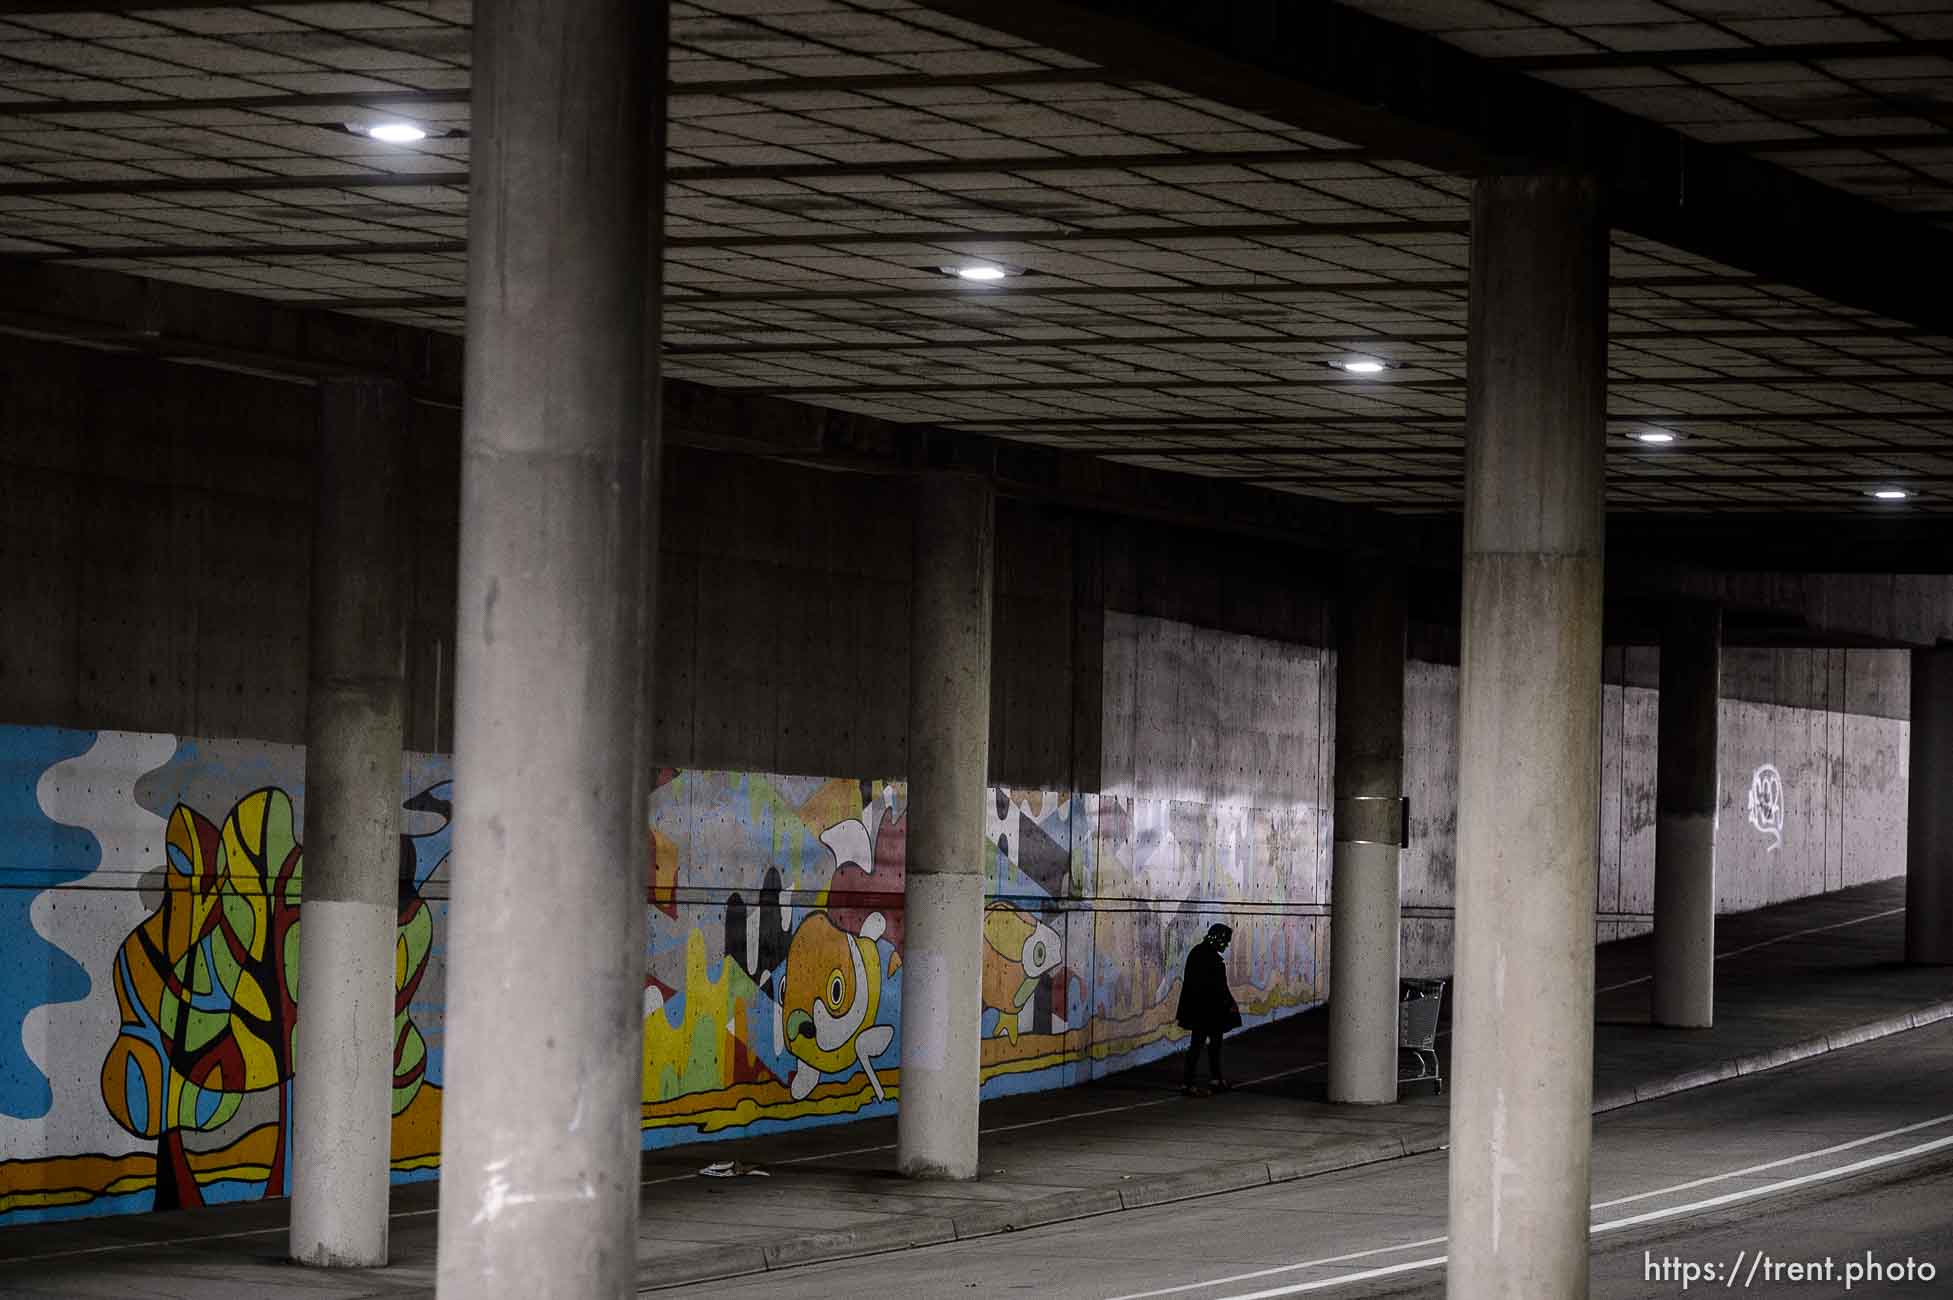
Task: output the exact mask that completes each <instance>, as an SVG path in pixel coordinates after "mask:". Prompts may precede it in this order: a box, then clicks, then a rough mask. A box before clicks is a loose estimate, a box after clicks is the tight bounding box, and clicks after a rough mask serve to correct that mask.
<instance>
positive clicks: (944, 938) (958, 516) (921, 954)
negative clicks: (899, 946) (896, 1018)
mask: <svg viewBox="0 0 1953 1300" xmlns="http://www.w3.org/2000/svg"><path fill="white" fill-rule="evenodd" d="M995 518H996V513H995V504H994V502H993V500H992V497H991V491H990V485H989V484H988V483H986V482H984V481H983V480H981V479H977V478H969V477H963V476H959V475H950V474H930V475H925V476H923V477H922V478H920V479H919V480H918V491H917V494H916V513H915V570H914V579H913V588H912V593H913V594H912V596H911V602H912V603H911V612H910V637H911V639H910V648H909V813H908V821H909V838H908V869H907V875H906V877H905V884H904V886H903V905H904V909H905V915H904V918H903V925H904V948H903V953H902V1097H901V1109H900V1111H899V1114H898V1119H897V1123H896V1139H895V1157H896V1165H897V1167H898V1168H899V1169H900V1170H901V1171H902V1172H903V1173H904V1174H906V1175H908V1176H909V1177H911V1178H953V1179H963V1178H974V1177H976V1171H977V1088H978V1085H979V1082H980V1080H979V1074H980V1071H981V1068H982V1059H981V1055H980V1050H979V1049H980V1048H981V1038H980V1034H979V1030H980V1026H981V1017H982V1014H983V1012H982V1003H981V998H980V992H981V989H982V984H983V799H984V797H985V794H986V790H987V783H988V776H989V760H990V583H991V566H992V563H993V560H992V554H993V550H994V546H993V535H994V529H995Z"/></svg>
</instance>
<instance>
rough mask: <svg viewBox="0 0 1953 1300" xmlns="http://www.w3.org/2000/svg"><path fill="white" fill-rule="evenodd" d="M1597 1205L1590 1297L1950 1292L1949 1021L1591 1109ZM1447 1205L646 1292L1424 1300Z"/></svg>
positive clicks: (1178, 1209)
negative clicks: (1597, 1114) (1619, 1106)
mask: <svg viewBox="0 0 1953 1300" xmlns="http://www.w3.org/2000/svg"><path fill="white" fill-rule="evenodd" d="M1593 1191H1594V1215H1593V1218H1594V1224H1595V1235H1594V1238H1593V1242H1594V1250H1593V1270H1592V1277H1593V1285H1592V1294H1593V1295H1594V1296H1596V1297H1637V1298H1639V1297H1660V1296H1681V1295H1684V1294H1688V1295H1697V1294H1703V1295H1706V1294H1709V1293H1710V1292H1712V1291H1720V1292H1722V1293H1724V1294H1727V1293H1729V1292H1731V1291H1745V1292H1747V1293H1748V1294H1752V1295H1759V1296H1796V1297H1806V1296H1809V1297H1821V1296H1840V1295H1852V1296H1860V1295H1863V1296H1884V1295H1932V1296H1953V1023H1948V1024H1942V1025H1937V1026H1934V1027H1932V1028H1929V1029H1924V1030H1915V1031H1913V1032H1912V1033H1908V1034H1901V1035H1896V1036H1894V1037H1891V1038H1886V1039H1881V1040H1879V1041H1877V1042H1873V1043H1868V1044H1865V1045H1864V1046H1861V1047H1857V1048H1852V1049H1849V1050H1847V1051H1843V1052H1836V1053H1832V1054H1830V1055H1827V1056H1824V1057H1820V1058H1817V1059H1815V1060H1812V1061H1809V1062H1805V1063H1803V1064H1800V1065H1795V1066H1790V1067H1786V1068H1783V1069H1779V1070H1774V1071H1771V1072H1769V1073H1767V1074H1762V1075H1757V1076H1753V1077H1751V1078H1747V1079H1741V1080H1737V1081H1734V1082H1731V1083H1724V1084H1718V1085H1715V1086H1713V1087H1709V1088H1703V1089H1698V1090H1696V1091H1693V1092H1689V1093H1683V1094H1680V1095H1678V1096H1675V1097H1671V1098H1667V1099H1664V1100H1661V1101H1656V1102H1649V1103H1644V1104H1642V1105H1639V1106H1634V1107H1630V1108H1628V1109H1626V1110H1621V1111H1615V1112H1612V1113H1610V1114H1608V1115H1605V1116H1602V1117H1601V1118H1600V1119H1599V1120H1597V1121H1596V1124H1595V1148H1594V1188H1593ZM1444 1203H1445V1158H1444V1157H1443V1156H1442V1155H1431V1156H1421V1157H1416V1158H1413V1159H1408V1160H1399V1161H1393V1162H1390V1163H1387V1164H1383V1165H1378V1166H1373V1167H1371V1168H1369V1169H1364V1170H1352V1171H1348V1172H1345V1173H1341V1174H1333V1175H1328V1176H1325V1177H1320V1178H1312V1179H1305V1180H1302V1181H1300V1182H1295V1183H1286V1184H1282V1185H1279V1186H1274V1187H1265V1188H1258V1189H1255V1190H1253V1191H1248V1192H1237V1193H1232V1194H1229V1195H1224V1196H1215V1197H1210V1198H1207V1199H1205V1200H1200V1201H1193V1202H1182V1203H1179V1204H1175V1205H1170V1206H1162V1207H1159V1208H1157V1209H1152V1210H1140V1211H1133V1212H1128V1213H1123V1214H1113V1215H1106V1216H1104V1217H1101V1218H1098V1219H1089V1220H1084V1221H1081V1222H1076V1223H1070V1224H1063V1225H1059V1226H1056V1227H1052V1228H1044V1229H1037V1230H1034V1231H1027V1232H1018V1233H1012V1234H1007V1235H1002V1236H997V1237H991V1238H986V1239H982V1240H978V1241H972V1242H964V1243H958V1244H955V1245H949V1246H939V1247H932V1248H929V1249H924V1250H911V1251H903V1252H899V1253H895V1254H889V1255H882V1256H876V1257H873V1258H868V1259H860V1260H850V1261H843V1262H838V1263H834V1264H823V1265H816V1266H812V1267H808V1268H802V1269H794V1270H790V1271H785V1272H777V1273H772V1274H768V1275H765V1276H763V1277H753V1278H746V1279H740V1280H738V1281H734V1282H725V1283H714V1284H705V1285H699V1286H693V1287H686V1288H680V1289H676V1290H671V1291H663V1292H658V1293H656V1294H658V1295H670V1296H675V1297H686V1298H687V1300H690V1298H691V1297H714V1298H722V1300H746V1298H750V1300H760V1298H761V1297H765V1298H766V1300H777V1297H779V1296H781V1295H783V1294H784V1295H793V1296H795V1297H797V1298H803V1300H821V1298H823V1297H827V1298H831V1300H867V1298H869V1297H876V1298H879V1297H918V1298H934V1297H955V1296H993V1295H994V1296H1009V1295H1034V1296H1039V1297H1052V1298H1053V1300H1068V1298H1072V1297H1076V1298H1078V1300H1115V1298H1116V1300H1167V1298H1168V1297H1188V1298H1190V1300H1250V1298H1251V1297H1252V1298H1253V1300H1274V1298H1275V1297H1278V1296H1288V1295H1329V1296H1336V1297H1339V1298H1344V1297H1363V1296H1381V1295H1392V1296H1397V1295H1418V1296H1423V1295H1432V1296H1435V1295H1441V1294H1442V1292H1443V1264H1442V1259H1443V1255H1444V1250H1445V1243H1444V1231H1445V1227H1444V1217H1445V1216H1444V1209H1445V1205H1444ZM1868 1252H1869V1254H1868ZM1827 1261H1828V1275H1827V1272H1826V1269H1827ZM1908 1261H1910V1265H1908ZM1793 1266H1799V1267H1793ZM1854 1266H1855V1268H1854ZM1873 1268H1876V1269H1878V1270H1879V1272H1878V1273H1877V1274H1873V1273H1871V1269H1873ZM1895 1268H1896V1269H1897V1270H1898V1271H1899V1274H1900V1275H1899V1276H1897V1277H1896V1278H1895V1277H1894V1276H1892V1275H1891V1273H1890V1270H1893V1269H1895ZM1711 1270H1713V1271H1711ZM1731 1270H1735V1276H1734V1277H1733V1279H1732V1277H1731V1276H1730V1271H1731ZM1929 1270H1930V1276H1928V1275H1927V1274H1928V1271H1929Z"/></svg>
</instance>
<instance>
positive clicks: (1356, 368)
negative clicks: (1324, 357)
mask: <svg viewBox="0 0 1953 1300" xmlns="http://www.w3.org/2000/svg"><path fill="white" fill-rule="evenodd" d="M1329 364H1330V365H1331V366H1333V367H1334V368H1336V369H1337V370H1343V371H1347V372H1349V373H1350V374H1352V375H1380V374H1382V373H1383V372H1384V371H1386V370H1394V369H1396V367H1395V366H1394V365H1392V364H1391V363H1390V362H1388V361H1379V360H1377V358H1375V357H1351V358H1349V359H1348V360H1347V361H1332V362H1330V363H1329Z"/></svg>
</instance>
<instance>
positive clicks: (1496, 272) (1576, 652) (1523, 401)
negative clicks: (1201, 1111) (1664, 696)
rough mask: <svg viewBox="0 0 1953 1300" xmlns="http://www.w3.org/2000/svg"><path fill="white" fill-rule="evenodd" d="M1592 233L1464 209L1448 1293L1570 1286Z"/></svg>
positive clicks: (1588, 565)
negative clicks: (1468, 216) (1466, 330)
mask: <svg viewBox="0 0 1953 1300" xmlns="http://www.w3.org/2000/svg"><path fill="white" fill-rule="evenodd" d="M1606 334H1607V226H1606V223H1605V222H1604V221H1603V220H1602V218H1601V215H1600V196H1599V191H1598V186H1597V185H1596V184H1595V183H1594V182H1592V181H1590V180H1586V179H1581V178H1574V177H1565V176H1550V175H1549V176H1511V177H1507V176H1495V177H1488V178H1483V179H1480V180H1479V181H1478V183H1477V184H1476V186H1475V187H1474V191H1473V198H1472V266H1471V334H1470V342H1469V345H1468V358H1467V360H1468V367H1469V375H1470V379H1469V383H1470V388H1469V390H1468V401H1467V426H1466V434H1465V437H1466V452H1465V563H1464V568H1465V574H1464V607H1463V633H1464V636H1463V664H1462V671H1461V674H1460V685H1459V737H1458V743H1459V763H1458V771H1459V791H1458V918H1457V926H1458V939H1457V962H1456V965H1457V997H1456V1001H1455V1002H1454V1003H1453V1015H1452V1020H1453V1027H1454V1035H1455V1036H1454V1037H1453V1039H1452V1071H1453V1076H1452V1077H1453V1078H1454V1080H1455V1081H1456V1092H1455V1095H1454V1096H1453V1098H1452V1102H1451V1125H1452V1128H1451V1200H1450V1209H1451V1215H1450V1227H1451V1247H1450V1263H1449V1276H1448V1287H1447V1293H1448V1294H1449V1295H1452V1296H1454V1297H1471V1298H1473V1300H1477V1298H1478V1297H1487V1298H1488V1300H1489V1298H1491V1297H1506V1296H1552V1297H1555V1300H1579V1297H1583V1296H1585V1295H1586V1294H1587V1202H1588V1191H1589V1183H1590V1180H1589V1157H1590V1153H1591V1149H1592V1140H1593V1131H1592V1125H1591V1122H1590V1116H1589V1110H1590V1107H1591V1105H1592V1098H1593V1015H1594V1006H1593V993H1594V880H1595V875H1596V871H1597V865H1598V864H1597V858H1598V856H1599V831H1600V827H1599V821H1600V818H1599V803H1600V658H1601V545H1602V533H1603V524H1604V512H1603V509H1602V486H1603V484H1602V469H1603V461H1604V454H1605V450H1606V448H1605V436H1606V435H1605V429H1606V411H1605V401H1606V385H1607V379H1606V369H1605V363H1606V341H1607V340H1606Z"/></svg>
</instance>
